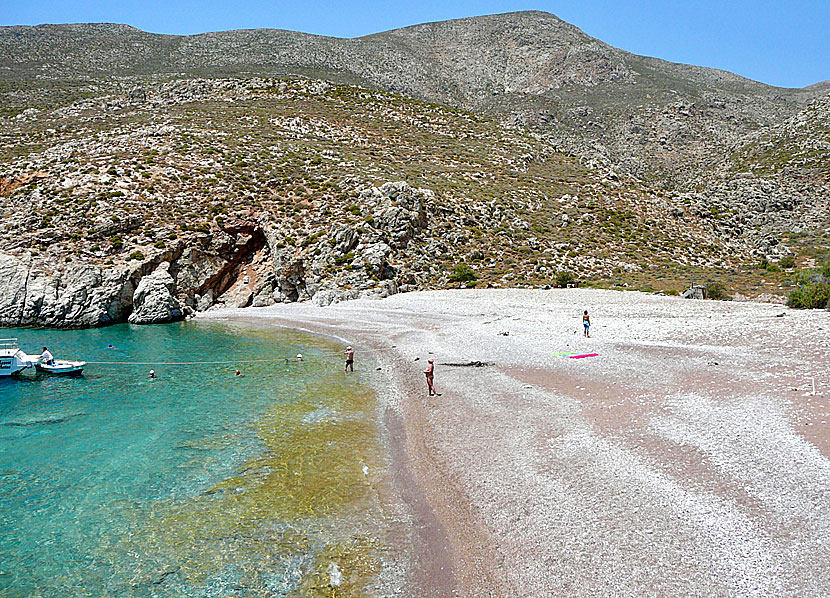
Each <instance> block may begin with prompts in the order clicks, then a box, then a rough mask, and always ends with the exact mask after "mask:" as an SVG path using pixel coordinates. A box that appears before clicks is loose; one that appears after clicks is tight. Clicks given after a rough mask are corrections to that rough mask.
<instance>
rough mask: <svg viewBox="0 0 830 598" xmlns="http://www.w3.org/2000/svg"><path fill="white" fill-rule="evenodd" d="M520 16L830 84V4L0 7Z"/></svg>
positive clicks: (181, 29)
mask: <svg viewBox="0 0 830 598" xmlns="http://www.w3.org/2000/svg"><path fill="white" fill-rule="evenodd" d="M517 10H542V11H545V12H550V13H553V14H555V15H556V16H558V17H559V18H560V19H563V20H565V21H567V22H569V23H572V24H573V25H576V26H577V27H579V28H580V29H582V30H583V31H585V32H586V33H587V34H588V35H591V36H593V37H596V38H599V39H601V40H602V41H604V42H606V43H608V44H611V45H612V46H616V47H618V48H621V49H623V50H627V51H629V52H633V53H635V54H643V55H646V56H655V57H657V58H662V59H664V60H670V61H672V62H682V63H686V64H695V65H698V66H707V67H713V68H719V69H723V70H727V71H731V72H733V73H737V74H739V75H743V76H744V77H749V78H750V79H754V80H756V81H761V82H763V83H768V84H770V85H777V86H780V87H804V86H806V85H811V84H813V83H817V82H819V81H825V80H828V79H830V0H805V1H800V0H790V1H783V0H776V1H771V0H720V1H713V0H707V1H702V0H682V1H662V2H661V1H657V0H642V1H635V0H617V1H614V0H605V1H601V0H547V1H544V0H541V1H534V0H526V1H525V2H516V1H501V2H497V1H492V0H477V1H472V0H457V1H455V2H437V1H435V0H389V1H386V2H384V1H383V0H331V1H329V2H321V1H319V0H291V1H285V0H283V1H273V0H249V1H246V0H22V1H21V0H0V25H37V24H41V23H88V22H107V23H126V24H128V25H132V26H134V27H137V28H139V29H143V30H144V31H150V32H152V33H168V34H177V35H190V34H194V33H204V32H207V31H224V30H228V29H254V28H274V29H289V30H292V31H302V32H305V33H314V34H318V35H330V36H335V37H359V36H362V35H368V34H370V33H377V32H380V31H386V30H388V29H395V28H398V27H405V26H407V25H415V24H418V23H426V22H430V21H443V20H446V19H456V18H462V17H470V16H477V15H485V14H494V13H503V12H512V11H517Z"/></svg>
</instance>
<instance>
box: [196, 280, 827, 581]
mask: <svg viewBox="0 0 830 598" xmlns="http://www.w3.org/2000/svg"><path fill="white" fill-rule="evenodd" d="M584 309H587V310H589V313H590V314H591V320H592V323H593V326H592V328H591V333H592V334H591V338H584V337H583V335H582V331H581V314H582V311H583V310H584ZM203 317H208V318H241V319H251V318H263V319H266V320H267V321H269V322H273V323H274V324H276V325H280V326H288V327H293V328H301V329H306V330H310V331H313V332H318V333H323V334H330V335H334V336H337V337H340V338H343V339H346V340H348V341H349V342H350V343H351V344H353V345H355V347H356V349H357V350H358V353H357V360H358V361H357V363H358V365H359V364H360V356H361V354H362V353H364V354H365V352H366V351H372V352H373V354H374V359H375V360H376V361H377V363H378V364H379V366H380V367H381V368H382V371H383V373H384V374H385V375H386V377H387V378H386V379H387V380H388V384H389V386H388V388H387V390H386V391H385V392H384V393H382V394H383V395H384V396H382V397H381V399H382V401H383V402H384V404H385V405H387V406H388V411H387V417H386V425H387V427H388V434H389V437H390V439H391V445H392V446H391V448H392V452H393V455H394V459H395V462H396V463H397V466H396V468H395V473H394V477H395V479H396V482H397V483H398V484H399V486H400V487H401V489H402V490H401V492H402V494H403V495H404V496H405V497H406V500H407V502H408V503H409V508H410V509H411V511H412V512H413V520H414V522H415V527H416V528H417V530H418V531H417V534H418V535H419V537H418V538H417V541H416V543H417V545H418V551H417V552H418V554H417V555H416V559H415V564H414V565H413V570H412V573H411V576H410V583H409V586H408V589H407V593H408V594H409V595H412V596H427V595H432V596H444V595H447V596H454V595H459V596H611V595H620V596H638V595H649V596H689V595H698V596H751V595H758V596H782V595H799V596H819V595H826V593H827V588H828V587H830V460H828V457H830V423H828V422H830V405H828V402H830V313H828V312H825V311H811V312H799V311H794V310H789V309H787V308H784V307H781V306H774V305H766V304H752V303H734V302H715V301H689V300H683V299H678V298H671V297H659V296H653V295H644V294H640V293H633V292H616V291H597V290H582V289H573V290H561V291H529V290H528V291H524V290H471V291H463V290H459V291H437V292H428V293H411V294H403V295H396V296H393V297H390V298H388V299H384V300H382V301H353V302H347V303H341V304H338V305H334V306H330V307H326V308H319V307H314V306H312V305H308V304H291V305H279V306H275V307H269V308H261V309H245V310H224V311H216V312H209V313H208V314H205V315H204V316H203ZM565 352H578V353H598V354H599V355H598V356H596V357H589V358H584V359H570V358H569V357H567V356H561V355H556V354H557V353H565ZM428 357H434V358H435V361H436V376H435V384H436V387H437V390H438V392H440V393H442V396H440V397H434V398H428V397H427V393H426V384H425V381H424V376H423V374H422V370H423V369H424V367H425V365H426V363H425V362H426V359H427V358H428ZM471 361H482V362H488V363H491V364H492V365H487V366H484V367H458V366H450V365H445V364H452V363H467V362H471ZM813 383H815V387H816V393H815V394H812V390H813Z"/></svg>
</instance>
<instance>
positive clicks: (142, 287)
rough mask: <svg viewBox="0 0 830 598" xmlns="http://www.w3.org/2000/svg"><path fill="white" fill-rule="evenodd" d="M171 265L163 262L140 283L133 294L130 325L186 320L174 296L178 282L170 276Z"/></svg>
mask: <svg viewBox="0 0 830 598" xmlns="http://www.w3.org/2000/svg"><path fill="white" fill-rule="evenodd" d="M169 269H170V264H168V263H167V262H162V263H161V264H159V265H158V267H156V269H155V270H154V271H153V273H152V274H150V275H148V276H145V277H144V278H142V279H141V281H140V282H139V283H138V287H137V288H136V290H135V293H134V294H133V312H132V313H131V314H130V316H129V318H127V321H128V322H129V323H130V324H163V323H165V322H173V321H175V320H181V319H182V318H184V311H183V310H182V306H181V305H180V304H179V302H178V300H177V299H176V297H175V296H174V293H175V291H176V281H174V280H173V277H172V276H170V272H169Z"/></svg>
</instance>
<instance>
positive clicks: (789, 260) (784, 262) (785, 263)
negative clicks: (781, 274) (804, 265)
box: [778, 255, 795, 268]
mask: <svg viewBox="0 0 830 598" xmlns="http://www.w3.org/2000/svg"><path fill="white" fill-rule="evenodd" d="M778 265H779V266H781V267H782V268H794V267H795V257H793V256H791V255H788V256H787V257H782V258H781V260H780V261H779V262H778Z"/></svg>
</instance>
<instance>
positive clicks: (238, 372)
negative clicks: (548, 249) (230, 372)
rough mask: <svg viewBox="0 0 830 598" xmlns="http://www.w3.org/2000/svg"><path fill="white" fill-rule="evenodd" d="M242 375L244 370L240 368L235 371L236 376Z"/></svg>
mask: <svg viewBox="0 0 830 598" xmlns="http://www.w3.org/2000/svg"><path fill="white" fill-rule="evenodd" d="M241 375H242V372H240V371H239V370H236V372H235V373H234V376H241Z"/></svg>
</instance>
